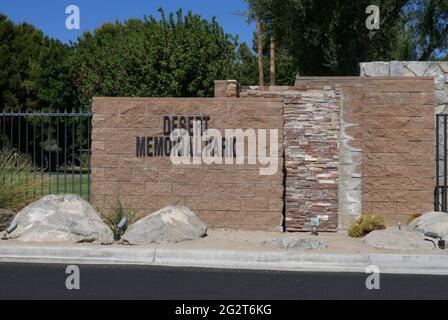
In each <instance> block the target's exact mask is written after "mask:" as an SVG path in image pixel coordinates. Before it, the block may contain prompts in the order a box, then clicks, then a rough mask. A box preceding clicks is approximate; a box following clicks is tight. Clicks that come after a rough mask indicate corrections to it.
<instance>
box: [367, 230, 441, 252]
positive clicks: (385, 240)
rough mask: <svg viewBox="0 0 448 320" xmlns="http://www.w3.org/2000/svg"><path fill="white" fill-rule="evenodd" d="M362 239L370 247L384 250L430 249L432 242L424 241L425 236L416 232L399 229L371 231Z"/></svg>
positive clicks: (432, 247) (432, 245) (432, 246)
mask: <svg viewBox="0 0 448 320" xmlns="http://www.w3.org/2000/svg"><path fill="white" fill-rule="evenodd" d="M364 241H365V242H366V243H367V244H368V245H369V246H371V247H374V248H377V249H386V250H400V251H411V250H431V249H434V244H433V243H431V242H428V241H425V237H424V236H423V235H422V234H420V233H416V232H410V231H399V230H381V231H373V232H372V233H370V234H368V235H367V236H366V237H365V238H364Z"/></svg>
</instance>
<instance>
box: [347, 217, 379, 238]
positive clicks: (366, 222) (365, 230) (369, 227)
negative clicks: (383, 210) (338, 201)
mask: <svg viewBox="0 0 448 320" xmlns="http://www.w3.org/2000/svg"><path fill="white" fill-rule="evenodd" d="M384 229H386V223H385V222H384V219H383V217H381V216H379V215H371V216H368V215H364V216H362V217H361V218H360V219H359V220H358V221H357V222H356V223H355V224H353V225H351V226H350V228H349V230H348V235H349V236H350V237H352V238H362V237H364V236H366V235H368V234H369V233H371V232H373V231H376V230H384Z"/></svg>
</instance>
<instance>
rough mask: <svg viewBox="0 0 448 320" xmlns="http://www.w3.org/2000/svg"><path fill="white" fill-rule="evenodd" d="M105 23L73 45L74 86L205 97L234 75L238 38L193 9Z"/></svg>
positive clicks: (84, 91)
mask: <svg viewBox="0 0 448 320" xmlns="http://www.w3.org/2000/svg"><path fill="white" fill-rule="evenodd" d="M161 15H162V18H161V19H160V20H159V21H158V20H156V19H155V18H153V17H146V18H145V19H144V20H143V21H142V20H129V21H127V22H125V23H119V22H116V23H114V24H105V25H103V26H102V27H101V28H99V29H97V30H95V32H94V33H93V34H92V33H86V34H84V35H83V37H82V38H80V39H79V42H78V44H77V45H76V47H75V65H76V66H77V68H76V85H77V87H78V88H79V89H80V97H81V100H82V101H83V102H88V101H89V100H90V99H91V97H92V96H94V95H104V96H143V97H152V96H159V97H167V96H172V97H193V96H198V97H207V96H211V95H212V94H213V83H214V80H216V79H227V78H229V77H230V76H231V75H232V72H233V66H234V61H235V48H236V39H235V38H234V37H232V36H230V35H227V34H225V33H224V31H223V29H222V28H221V27H220V26H219V25H218V23H217V22H216V20H215V19H213V20H212V21H211V22H209V21H206V20H203V19H201V18H200V16H197V15H193V14H192V13H191V12H189V13H188V14H187V15H185V16H184V15H182V12H181V11H178V12H177V14H176V15H174V14H170V15H169V17H168V18H166V17H165V15H164V13H163V11H161Z"/></svg>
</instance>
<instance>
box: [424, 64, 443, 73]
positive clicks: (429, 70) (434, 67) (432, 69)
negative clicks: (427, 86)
mask: <svg viewBox="0 0 448 320" xmlns="http://www.w3.org/2000/svg"><path fill="white" fill-rule="evenodd" d="M427 66H428V67H427V69H426V71H425V73H424V74H423V76H425V77H437V76H440V75H442V74H443V71H442V69H440V67H439V64H438V63H437V62H427Z"/></svg>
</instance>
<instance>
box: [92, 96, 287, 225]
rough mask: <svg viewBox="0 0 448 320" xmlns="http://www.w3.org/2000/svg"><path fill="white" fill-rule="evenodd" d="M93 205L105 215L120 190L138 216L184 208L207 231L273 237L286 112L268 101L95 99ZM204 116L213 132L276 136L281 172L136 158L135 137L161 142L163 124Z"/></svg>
mask: <svg viewBox="0 0 448 320" xmlns="http://www.w3.org/2000/svg"><path fill="white" fill-rule="evenodd" d="M92 109H93V113H94V116H93V121H92V125H93V131H92V149H93V154H92V180H93V184H92V198H93V203H94V205H96V206H97V207H99V208H104V209H107V208H108V207H109V203H110V201H111V200H112V199H113V198H114V195H115V194H116V192H117V190H118V192H119V194H120V197H121V199H122V200H123V202H124V204H125V206H126V207H128V208H133V209H136V210H138V211H139V212H140V213H143V214H150V213H153V212H155V211H157V210H159V209H161V208H163V207H164V206H167V205H172V204H182V205H185V206H187V207H189V208H191V209H192V210H193V211H195V212H196V213H198V214H199V216H200V217H201V218H202V219H203V220H204V222H205V223H207V224H208V225H209V227H212V228H241V229H247V230H252V229H256V230H275V229H276V227H278V226H279V225H280V223H281V219H282V211H283V172H282V169H283V157H282V156H283V150H282V148H281V143H282V141H283V137H282V128H283V107H282V103H281V101H279V100H266V99H247V100H245V101H242V100H238V99H216V98H215V99H150V98H148V99H143V98H135V99H131V98H95V99H94V102H93V107H92ZM164 115H167V116H172V115H183V116H189V115H207V116H210V118H211V119H210V123H209V127H210V128H216V129H222V130H223V129H238V128H242V129H246V128H253V129H279V142H280V150H279V159H278V160H279V161H278V162H279V166H280V167H279V170H278V173H277V174H276V175H274V176H261V175H260V174H259V168H260V166H259V165H212V166H207V165H182V166H179V165H173V164H172V163H171V162H170V159H169V157H156V158H149V157H140V158H139V157H137V156H136V137H152V136H162V135H163V132H162V131H163V116H164Z"/></svg>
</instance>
